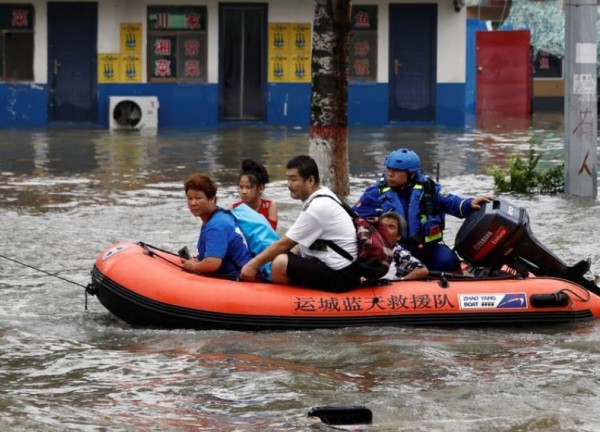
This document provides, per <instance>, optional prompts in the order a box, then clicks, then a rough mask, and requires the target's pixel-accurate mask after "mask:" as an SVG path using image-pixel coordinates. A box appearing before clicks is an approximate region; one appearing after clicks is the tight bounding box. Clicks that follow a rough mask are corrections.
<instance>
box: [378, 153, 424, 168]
mask: <svg viewBox="0 0 600 432" xmlns="http://www.w3.org/2000/svg"><path fill="white" fill-rule="evenodd" d="M385 167H386V168H395V169H398V170H403V171H408V172H409V173H414V172H417V171H420V170H421V160H420V159H419V156H417V154H416V153H415V152H414V151H412V150H408V149H397V150H394V151H393V152H391V153H390V154H389V155H388V157H387V158H386V159H385Z"/></svg>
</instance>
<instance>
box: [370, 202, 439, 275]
mask: <svg viewBox="0 0 600 432" xmlns="http://www.w3.org/2000/svg"><path fill="white" fill-rule="evenodd" d="M381 221H382V222H383V224H384V225H385V226H386V227H387V229H388V231H389V232H390V237H391V238H392V240H395V241H396V245H395V246H394V260H393V261H392V265H391V266H390V270H389V271H388V273H387V274H386V275H385V276H384V277H383V278H384V279H388V280H409V279H423V278H426V277H427V275H428V274H429V270H427V267H425V265H424V264H423V263H422V262H421V261H419V260H418V259H416V258H415V257H413V256H412V255H411V254H410V252H409V251H408V250H406V249H404V248H403V247H402V246H401V245H400V240H401V239H402V232H403V231H404V230H405V229H406V222H405V221H404V219H403V218H402V216H400V215H399V214H398V213H394V212H388V213H384V214H383V215H381Z"/></svg>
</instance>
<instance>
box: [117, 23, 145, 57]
mask: <svg viewBox="0 0 600 432" xmlns="http://www.w3.org/2000/svg"><path fill="white" fill-rule="evenodd" d="M141 52H142V24H140V23H122V24H121V54H140V53H141Z"/></svg>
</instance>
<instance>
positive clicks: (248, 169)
mask: <svg viewBox="0 0 600 432" xmlns="http://www.w3.org/2000/svg"><path fill="white" fill-rule="evenodd" d="M243 176H246V177H248V181H249V182H250V184H251V185H252V186H264V185H266V184H267V183H269V173H268V172H267V169H266V168H265V167H264V166H263V165H261V164H259V163H258V162H255V161H253V160H252V159H244V160H243V161H242V171H241V172H240V176H239V179H241V178H242V177H243Z"/></svg>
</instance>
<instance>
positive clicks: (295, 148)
mask: <svg viewBox="0 0 600 432" xmlns="http://www.w3.org/2000/svg"><path fill="white" fill-rule="evenodd" d="M483 126H484V129H473V130H469V129H467V130H463V129H445V128H435V127H419V128H408V129H407V128H400V127H385V128H378V129H376V128H351V130H350V136H349V146H350V147H349V157H350V173H351V197H350V199H349V202H353V201H354V200H355V199H356V198H357V197H358V196H359V195H360V194H361V193H362V191H363V190H364V188H365V187H366V186H368V185H370V184H371V183H372V182H374V181H375V180H376V178H377V176H378V175H379V174H380V173H381V171H382V169H383V160H384V158H385V156H386V155H387V153H388V152H390V151H391V150H393V149H395V148H399V147H410V148H412V149H414V150H415V151H416V152H417V153H418V154H419V155H420V157H421V160H422V164H423V167H424V171H425V173H426V174H429V175H431V176H433V177H435V173H436V164H437V163H438V162H439V164H440V183H442V185H444V186H445V188H446V189H447V190H448V191H450V192H452V193H456V194H458V195H461V196H464V197H469V196H475V195H480V194H488V193H489V194H494V193H495V191H494V183H493V179H492V177H491V175H490V174H489V173H488V171H487V169H488V168H489V167H490V166H491V165H493V164H497V165H500V166H501V167H506V166H507V160H508V157H509V155H510V154H511V153H513V152H517V153H519V154H520V155H522V156H523V157H526V156H527V152H528V151H529V148H530V143H533V145H534V148H535V149H536V150H537V151H539V152H542V153H543V157H542V160H541V162H540V165H541V166H542V167H544V166H548V164H549V163H550V162H556V161H558V160H560V159H562V158H563V136H562V134H563V131H562V116H559V115H550V114H545V115H538V116H535V117H534V118H533V120H532V123H531V124H530V125H528V126H526V127H523V128H515V125H514V123H512V124H511V123H510V122H508V123H507V124H505V125H501V126H497V125H496V124H494V123H493V122H490V123H489V124H485V125H483ZM306 153H308V131H307V130H306V129H293V128H279V127H260V126H257V127H244V128H242V127H237V126H236V127H233V126H232V127H223V128H219V129H202V130H184V131H175V130H168V129H165V130H159V132H158V134H147V133H145V132H142V133H141V134H140V133H114V132H113V133H111V132H109V131H107V130H103V129H74V128H66V129H65V128H63V129H55V128H48V129H39V130H31V131H26V130H12V129H8V130H2V131H1V133H0V199H1V202H2V206H1V207H0V219H1V220H2V224H1V225H0V254H1V255H4V256H6V257H9V258H12V259H14V260H18V261H21V262H24V263H27V264H28V265H30V266H33V267H35V268H39V269H43V270H45V271H47V272H50V273H52V274H56V275H59V276H60V277H62V278H66V279H68V280H71V281H73V282H75V284H72V283H69V282H66V281H64V280H62V279H58V278H55V277H51V276H48V275H45V274H43V273H40V272H37V271H35V270H33V269H30V268H25V267H22V266H19V265H17V264H15V263H14V262H11V261H9V260H7V259H2V258H0V299H1V301H0V380H1V381H2V388H1V389H0V430H17V431H21V430H22V431H25V430H27V431H64V430H78V431H79V430H86V431H95V430H111V431H119V430H123V431H124V430H127V431H132V430H140V431H141V430H173V431H193V430H198V431H200V430H202V431H207V430H214V431H247V430H248V431H253V430H256V431H258V430H269V431H297V430H323V431H324V430H328V428H327V427H326V426H325V425H323V424H321V423H314V422H313V421H311V420H310V419H308V418H306V414H307V412H308V410H309V408H310V407H313V406H320V405H354V404H360V405H366V406H368V407H369V408H370V409H371V410H372V411H373V414H374V425H373V426H372V427H371V430H377V431H426V430H427V431H430V430H431V431H486V432H487V431H522V430H528V431H547V430H552V431H595V430H598V428H599V427H600V420H599V417H598V414H597V412H598V410H599V409H600V391H599V390H598V389H599V388H600V386H599V384H600V381H599V379H598V376H600V375H599V374H600V348H598V347H599V346H600V345H599V342H600V336H599V334H600V333H599V331H600V323H598V322H593V323H586V324H580V325H569V326H566V325H565V326H554V327H548V328H540V327H534V328H502V329H494V328H453V329H447V328H412V327H398V328H395V327H389V328H388V327H384V328H375V327H368V328H344V329H338V330H312V331H287V332H283V331H282V332H233V331H191V330H156V329H139V328H132V327H130V326H128V325H126V324H125V323H123V322H121V321H119V320H118V319H116V318H115V317H113V316H112V315H110V313H109V312H108V311H107V310H106V309H104V308H103V307H102V305H101V304H100V303H99V302H98V301H97V299H96V298H94V297H89V298H88V310H85V309H84V294H83V291H84V290H83V288H81V286H80V285H86V284H87V283H88V282H89V280H90V270H91V268H92V265H93V262H94V260H95V258H96V256H97V255H98V254H100V253H101V252H102V251H103V250H104V249H105V248H106V247H108V246H109V245H111V244H113V243H116V242H119V241H125V240H130V241H135V242H137V241H144V242H146V243H149V244H152V245H156V246H158V247H161V248H164V249H167V250H173V251H175V250H178V249H179V248H181V247H182V246H188V247H190V249H191V250H194V248H193V246H194V245H195V244H196V240H197V235H198V231H199V221H198V220H197V219H194V218H193V217H192V216H191V215H190V213H189V211H188V209H187V205H186V200H185V197H184V193H183V187H182V183H183V180H184V179H185V178H186V177H187V176H188V175H189V174H191V173H193V172H196V171H205V172H207V173H209V174H211V176H213V177H214V178H215V179H216V180H217V181H218V182H219V191H218V193H217V196H218V198H219V200H218V204H219V205H221V206H224V207H229V206H230V205H231V204H232V203H233V202H234V201H235V200H237V175H238V171H239V168H240V164H241V160H242V159H244V158H248V157H249V158H253V159H255V160H257V161H259V162H261V163H263V164H264V165H265V166H266V168H267V169H268V171H269V174H270V175H271V179H272V183H270V184H269V185H268V186H267V188H266V192H265V195H266V196H268V197H269V198H272V199H274V200H275V201H276V202H277V204H278V207H279V218H280V222H279V230H278V232H279V234H280V235H282V234H284V233H285V231H286V229H287V228H289V226H290V225H291V223H292V222H293V221H294V220H295V218H296V216H297V213H298V211H299V208H300V203H299V202H297V201H294V200H292V199H291V198H290V197H289V193H288V191H287V189H286V185H285V181H284V167H285V164H286V162H287V161H288V160H289V159H290V158H291V157H293V156H296V155H298V154H306ZM501 197H502V198H503V199H506V200H508V201H510V202H512V203H514V204H516V205H518V206H521V207H524V208H526V209H527V211H528V213H529V216H530V218H531V228H532V231H533V233H534V234H535V236H536V237H537V238H538V240H540V241H541V243H543V244H544V245H545V246H546V247H548V249H550V250H551V251H553V252H554V253H555V254H556V255H558V256H559V257H560V258H562V259H563V260H564V261H565V262H566V263H567V264H569V265H571V264H574V263H576V262H578V261H580V260H582V259H586V258H591V260H592V269H593V271H594V272H595V273H600V233H599V232H598V229H597V226H599V225H600V204H598V201H589V200H581V199H569V198H566V197H564V196H562V195H558V196H536V195H511V194H506V195H501ZM459 227H460V221H459V220H457V219H455V218H452V217H448V218H447V228H446V233H445V238H446V243H448V244H449V245H453V242H454V236H455V234H456V232H457V230H458V228H459Z"/></svg>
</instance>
